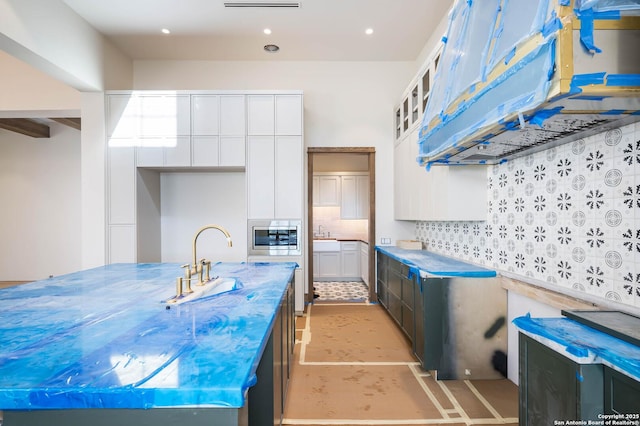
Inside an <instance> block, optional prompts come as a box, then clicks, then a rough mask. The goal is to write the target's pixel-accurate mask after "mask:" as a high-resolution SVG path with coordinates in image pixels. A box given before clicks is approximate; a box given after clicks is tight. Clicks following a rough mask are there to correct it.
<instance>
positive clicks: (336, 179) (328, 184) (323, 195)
mask: <svg viewBox="0 0 640 426" xmlns="http://www.w3.org/2000/svg"><path fill="white" fill-rule="evenodd" d="M318 205H319V206H339V205H340V176H319V181H318Z"/></svg>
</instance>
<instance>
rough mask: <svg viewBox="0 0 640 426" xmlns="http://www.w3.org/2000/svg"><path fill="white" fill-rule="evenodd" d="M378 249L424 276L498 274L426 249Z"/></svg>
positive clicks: (378, 247)
mask: <svg viewBox="0 0 640 426" xmlns="http://www.w3.org/2000/svg"><path fill="white" fill-rule="evenodd" d="M376 250H377V251H379V252H381V253H384V254H386V255H387V256H389V257H391V258H393V259H396V260H397V261H399V262H401V263H404V264H405V265H408V266H409V268H410V270H411V272H412V274H419V275H420V276H421V277H423V278H424V277H425V276H427V275H436V276H442V277H469V278H491V277H495V276H496V271H492V270H490V269H486V268H483V267H481V266H476V265H473V264H471V263H466V262H462V261H460V260H457V259H453V258H451V257H446V256H442V255H439V254H436V253H432V252H429V251H426V250H407V249H401V248H399V247H395V246H376Z"/></svg>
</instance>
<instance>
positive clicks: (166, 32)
mask: <svg viewBox="0 0 640 426" xmlns="http://www.w3.org/2000/svg"><path fill="white" fill-rule="evenodd" d="M162 34H171V31H169V30H168V29H167V28H163V29H162Z"/></svg>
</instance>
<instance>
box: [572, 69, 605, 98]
mask: <svg viewBox="0 0 640 426" xmlns="http://www.w3.org/2000/svg"><path fill="white" fill-rule="evenodd" d="M605 75H606V73H604V72H598V73H593V74H576V75H574V76H573V78H572V79H571V85H570V90H571V93H580V92H582V89H581V88H580V87H581V86H587V85H589V84H603V83H604V77H605Z"/></svg>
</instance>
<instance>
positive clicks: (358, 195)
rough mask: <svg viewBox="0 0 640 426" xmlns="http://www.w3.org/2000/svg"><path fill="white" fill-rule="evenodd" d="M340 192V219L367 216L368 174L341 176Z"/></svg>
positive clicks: (363, 217)
mask: <svg viewBox="0 0 640 426" xmlns="http://www.w3.org/2000/svg"><path fill="white" fill-rule="evenodd" d="M340 192H341V196H340V217H341V218H342V219H366V218H367V217H368V216H369V215H368V213H369V177H368V176H364V175H363V176H360V175H353V176H342V177H341V188H340Z"/></svg>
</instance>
